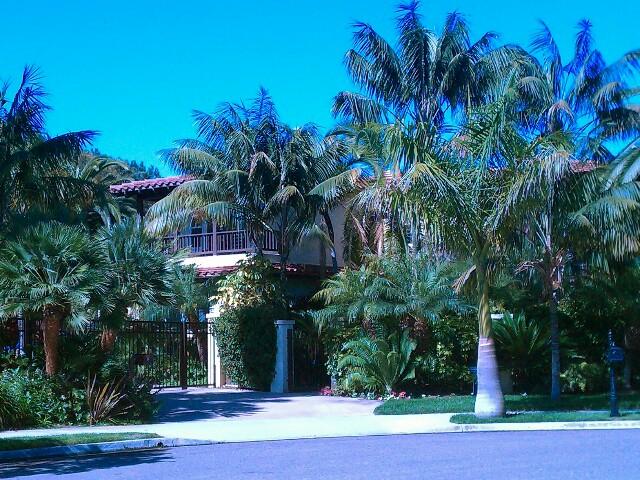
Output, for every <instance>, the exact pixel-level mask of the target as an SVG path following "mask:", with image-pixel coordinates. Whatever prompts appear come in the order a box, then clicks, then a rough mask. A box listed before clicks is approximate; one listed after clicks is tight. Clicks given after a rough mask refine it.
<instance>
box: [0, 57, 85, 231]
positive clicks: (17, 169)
mask: <svg viewBox="0 0 640 480" xmlns="http://www.w3.org/2000/svg"><path fill="white" fill-rule="evenodd" d="M9 86H10V85H9V84H8V83H5V84H4V85H3V86H2V88H0V185H2V188H1V189H0V230H3V231H6V230H7V229H8V228H10V226H11V224H12V222H11V220H13V219H14V218H16V217H21V216H24V215H25V214H27V213H28V212H29V209H31V208H33V207H39V208H40V209H48V208H52V207H54V206H55V205H56V204H73V203H75V202H77V201H78V200H82V199H86V198H87V197H89V196H90V195H91V194H92V186H91V185H90V184H88V183H87V182H84V181H81V180H78V179H75V178H71V177H70V176H69V175H68V167H70V165H71V164H72V161H73V159H74V158H75V157H76V156H78V155H79V154H80V153H81V152H82V150H83V148H85V147H86V146H87V145H89V144H90V143H91V140H92V139H93V138H94V137H95V135H96V134H95V132H92V131H81V132H70V133H66V134H63V135H59V136H56V137H50V136H49V135H48V134H47V132H46V130H45V114H46V112H47V110H48V109H49V107H48V106H47V105H46V104H45V103H44V96H45V91H44V89H43V87H42V85H41V84H40V75H39V72H38V70H37V69H36V68H33V67H26V68H25V69H24V72H23V74H22V79H21V82H20V85H19V86H18V89H17V90H16V92H15V94H14V95H13V97H10V96H9Z"/></svg>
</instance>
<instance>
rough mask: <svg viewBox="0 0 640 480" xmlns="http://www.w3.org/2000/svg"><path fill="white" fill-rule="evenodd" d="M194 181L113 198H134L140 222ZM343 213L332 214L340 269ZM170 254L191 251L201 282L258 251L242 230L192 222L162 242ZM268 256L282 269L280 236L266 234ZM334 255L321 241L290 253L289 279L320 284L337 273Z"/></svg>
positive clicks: (169, 180)
mask: <svg viewBox="0 0 640 480" xmlns="http://www.w3.org/2000/svg"><path fill="white" fill-rule="evenodd" d="M189 180H190V177H188V176H174V177H165V178H153V179H148V180H137V181H133V182H127V183H122V184H119V185H112V186H111V193H112V194H113V195H117V196H124V197H128V198H132V199H133V200H134V202H135V205H136V210H137V211H138V213H139V214H140V215H141V216H144V214H145V213H146V212H147V211H148V210H149V208H150V207H151V206H152V205H153V204H154V203H155V202H157V201H158V200H160V199H162V198H164V197H165V196H167V195H168V194H169V193H170V192H171V191H172V190H173V189H174V188H176V187H178V186H179V185H182V184H183V183H185V182H187V181H189ZM344 214H345V211H344V208H342V207H337V208H335V209H333V210H332V211H331V212H330V217H331V221H332V223H333V225H334V229H335V236H336V238H335V250H336V260H337V264H338V267H342V266H343V257H344V255H343V248H344V247H343V243H344V242H343V229H342V226H343V225H344ZM163 241H164V243H165V245H166V247H167V249H168V250H170V251H176V250H186V251H187V252H188V255H189V258H188V259H187V260H186V262H187V263H190V264H194V265H196V268H197V271H198V275H199V276H200V277H202V278H208V277H215V276H219V275H222V274H225V273H229V272H232V271H233V270H234V269H235V266H236V265H237V263H238V262H239V261H240V260H243V259H246V258H247V257H248V256H249V255H252V254H253V253H255V251H256V247H255V245H253V244H252V243H251V240H250V239H249V235H248V234H247V232H246V231H245V230H243V229H242V228H239V227H230V228H229V227H225V226H223V225H217V224H216V222H215V221H207V222H197V223H196V222H193V223H192V224H191V225H190V226H189V227H187V228H185V229H183V230H181V231H179V232H174V233H173V234H172V235H169V236H167V237H165V238H164V239H163ZM262 247H263V253H264V254H265V256H266V257H267V258H269V259H270V260H271V261H272V262H273V264H274V265H275V266H276V267H278V268H280V261H279V255H278V245H277V239H276V238H275V236H274V235H273V234H272V233H270V232H267V234H266V235H265V239H264V245H263V246H262ZM331 254H332V252H331V250H330V249H329V248H327V247H326V246H324V245H322V243H321V241H320V240H319V239H315V238H307V239H303V240H302V241H301V242H300V243H299V244H298V245H297V246H296V247H295V248H294V249H293V251H292V252H291V255H290V257H289V260H288V262H287V274H288V275H289V276H297V277H302V278H309V279H314V278H315V279H317V278H322V277H325V276H327V275H329V274H331V273H332V257H331Z"/></svg>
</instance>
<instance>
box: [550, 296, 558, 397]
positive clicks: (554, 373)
mask: <svg viewBox="0 0 640 480" xmlns="http://www.w3.org/2000/svg"><path fill="white" fill-rule="evenodd" d="M549 323H550V326H551V399H552V400H559V399H560V326H559V324H558V291H557V290H556V289H554V290H552V292H551V295H550V298H549Z"/></svg>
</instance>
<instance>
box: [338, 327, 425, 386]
mask: <svg viewBox="0 0 640 480" xmlns="http://www.w3.org/2000/svg"><path fill="white" fill-rule="evenodd" d="M415 349H416V342H415V340H412V339H411V338H410V337H409V332H408V331H407V330H404V331H403V332H402V333H401V334H400V335H399V334H398V333H397V332H396V333H393V334H391V335H390V336H389V338H388V339H387V340H381V339H377V340H374V339H371V338H369V337H367V336H364V337H362V338H360V339H358V340H352V341H350V342H347V343H346V344H345V345H344V348H343V350H344V352H345V354H344V355H343V356H342V357H341V358H340V361H339V362H338V368H339V369H341V370H343V369H344V370H347V372H348V373H347V376H346V381H347V383H348V384H349V383H356V384H361V385H363V386H364V387H365V388H367V389H369V390H372V391H376V390H380V389H382V390H384V391H385V393H387V394H391V393H393V391H394V389H395V388H396V387H398V386H399V385H400V384H401V383H402V382H404V381H406V380H411V379H412V378H414V377H415V370H416V363H415V361H414V360H413V359H412V358H411V356H412V354H413V351H414V350H415Z"/></svg>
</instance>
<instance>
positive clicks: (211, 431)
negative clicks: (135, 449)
mask: <svg viewBox="0 0 640 480" xmlns="http://www.w3.org/2000/svg"><path fill="white" fill-rule="evenodd" d="M451 415H452V414H448V413H442V414H426V415H397V416H376V415H361V416H351V417H348V416H344V417H339V416H326V417H308V418H286V419H285V418H280V419H255V420H252V419H223V420H198V421H190V422H178V423H160V424H150V425H129V426H112V427H65V428H54V429H46V430H42V429H40V430H21V431H12V432H3V433H0V438H7V437H12V436H16V437H18V436H41V435H59V434H70V433H86V432H149V433H155V434H158V435H161V436H163V437H171V438H179V439H190V440H206V441H211V442H221V443H226V442H256V441H267V440H293V439H302V438H326V437H359V436H374V435H402V434H427V433H465V432H508V431H526V430H584V429H589V430H603V429H604V430H606V429H640V421H602V422H566V423H564V422H547V423H497V424H474V425H456V424H452V423H450V422H449V418H450V417H451Z"/></svg>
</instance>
